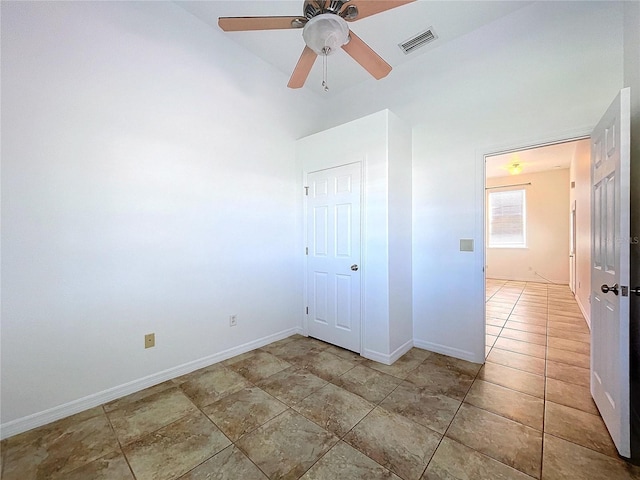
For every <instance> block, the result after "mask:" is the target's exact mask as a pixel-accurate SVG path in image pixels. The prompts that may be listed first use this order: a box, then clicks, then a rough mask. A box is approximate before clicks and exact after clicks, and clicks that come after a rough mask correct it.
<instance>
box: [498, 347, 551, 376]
mask: <svg viewBox="0 0 640 480" xmlns="http://www.w3.org/2000/svg"><path fill="white" fill-rule="evenodd" d="M487 361H488V362H491V363H498V364H500V365H504V366H505V367H511V368H515V369H517V370H523V371H525V372H529V373H533V374H535V375H544V372H545V361H544V359H543V358H537V357H532V356H531V355H524V354H522V353H517V352H510V351H508V350H502V349H500V348H494V349H493V350H491V353H490V354H489V356H488V357H487Z"/></svg>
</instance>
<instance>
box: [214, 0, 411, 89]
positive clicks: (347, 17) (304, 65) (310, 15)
mask: <svg viewBox="0 0 640 480" xmlns="http://www.w3.org/2000/svg"><path fill="white" fill-rule="evenodd" d="M414 1H415V0H305V2H304V7H303V15H302V16H297V17H296V16H294V17H220V18H219V19H218V25H219V26H220V28H221V29H222V30H224V31H225V32H237V31H248V30H287V29H292V28H302V37H303V38H304V41H305V43H306V46H305V47H304V50H303V51H302V55H300V59H299V60H298V63H297V65H296V67H295V69H294V70H293V74H292V75H291V78H290V79H289V83H288V84H287V86H288V87H289V88H300V87H302V86H303V85H304V82H305V81H306V80H307V77H308V76H309V72H311V67H313V64H314V62H315V60H316V57H317V56H318V55H322V56H327V55H330V54H332V53H335V52H336V51H337V50H338V48H342V49H343V50H344V51H345V52H347V53H348V54H349V55H350V56H351V57H352V58H353V59H354V60H355V61H356V62H358V63H359V64H360V65H361V66H362V67H363V68H364V69H365V70H366V71H368V72H369V73H370V74H371V75H373V77H374V78H376V79H378V80H379V79H381V78H383V77H386V76H387V75H388V74H389V72H390V71H391V65H389V64H388V63H387V62H385V61H384V59H383V58H382V57H380V55H378V54H377V53H376V52H374V51H373V49H372V48H371V47H369V45H367V44H366V43H364V42H363V41H362V40H361V39H360V37H358V36H357V35H356V34H355V33H353V32H352V31H351V30H350V29H349V26H348V24H347V22H354V21H356V20H360V19H361V18H366V17H370V16H372V15H375V14H378V13H381V12H384V11H386V10H390V9H392V8H395V7H399V6H401V5H405V4H407V3H411V2H414Z"/></svg>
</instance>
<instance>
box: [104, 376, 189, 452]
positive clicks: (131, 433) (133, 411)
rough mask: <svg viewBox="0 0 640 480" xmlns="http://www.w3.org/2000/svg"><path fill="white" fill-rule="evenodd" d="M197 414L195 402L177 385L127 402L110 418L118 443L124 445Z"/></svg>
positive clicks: (112, 412) (110, 413) (113, 411)
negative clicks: (187, 416)
mask: <svg viewBox="0 0 640 480" xmlns="http://www.w3.org/2000/svg"><path fill="white" fill-rule="evenodd" d="M197 411H198V409H197V407H196V406H195V405H194V404H193V402H192V401H191V400H189V398H187V396H186V395H185V394H184V393H183V392H182V391H181V390H180V389H179V388H177V387H175V386H174V387H173V388H170V389H167V390H163V391H160V392H158V393H155V394H153V395H149V396H147V397H144V398H142V399H140V400H137V401H134V402H131V403H126V404H125V405H124V406H123V407H122V408H119V409H117V410H112V411H110V412H109V413H108V414H107V415H108V416H109V420H110V421H111V425H113V430H114V431H115V433H116V435H117V437H118V440H119V441H120V443H121V444H123V445H124V444H127V443H129V442H132V441H134V440H136V439H138V438H140V437H143V436H145V435H148V434H150V433H152V432H154V431H156V430H158V429H159V428H161V427H164V426H165V425H168V424H170V423H171V422H175V421H176V420H178V419H180V418H182V417H184V416H185V415H190V414H194V413H196V412H197Z"/></svg>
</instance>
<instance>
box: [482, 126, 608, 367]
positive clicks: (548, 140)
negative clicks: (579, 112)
mask: <svg viewBox="0 0 640 480" xmlns="http://www.w3.org/2000/svg"><path fill="white" fill-rule="evenodd" d="M594 127H595V125H594ZM592 130H593V127H589V128H581V129H577V130H573V131H566V132H564V133H559V134H555V135H554V134H550V135H548V136H543V137H537V138H525V139H522V140H520V141H514V142H509V143H506V144H493V145H486V146H484V147H480V148H477V149H476V178H477V179H478V181H477V182H476V185H477V189H476V204H477V205H481V206H482V208H481V209H480V211H479V212H478V217H477V220H476V232H475V235H476V238H477V239H479V241H478V247H479V248H481V249H482V255H478V256H477V257H478V258H479V259H480V262H479V268H478V271H479V272H480V273H481V275H482V282H481V283H482V289H483V292H482V298H483V300H484V301H483V304H482V332H483V335H482V337H481V338H479V339H478V345H480V344H481V347H482V354H483V358H484V357H485V350H484V344H485V335H486V333H487V332H486V315H487V310H486V307H487V302H486V294H485V292H486V289H487V272H486V268H485V267H486V264H487V248H486V222H487V205H486V200H487V196H486V193H485V192H486V188H487V168H486V158H487V157H492V156H494V155H502V154H505V153H512V152H517V151H520V150H527V149H530V148H539V147H546V146H549V145H555V144H558V143H566V142H573V141H578V140H584V139H586V138H590V136H591V131H592ZM478 351H480V349H478ZM482 363H484V361H483V362H482Z"/></svg>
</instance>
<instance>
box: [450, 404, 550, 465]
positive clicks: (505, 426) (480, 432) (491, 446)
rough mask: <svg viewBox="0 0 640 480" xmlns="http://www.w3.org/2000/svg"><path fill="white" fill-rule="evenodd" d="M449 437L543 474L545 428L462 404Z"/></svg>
mask: <svg viewBox="0 0 640 480" xmlns="http://www.w3.org/2000/svg"><path fill="white" fill-rule="evenodd" d="M446 436H447V437H449V438H451V439H453V440H455V441H457V442H459V443H462V444H464V445H466V446H468V447H470V448H473V449H474V450H477V451H478V452H480V453H483V454H485V455H487V456H489V457H491V458H493V459H495V460H498V461H499V462H502V463H505V464H506V465H509V466H510V467H513V468H515V469H516V470H519V471H521V472H523V473H526V474H527V475H531V476H532V477H535V478H540V466H541V459H542V432H539V431H538V430H535V429H533V428H531V427H527V426H525V425H522V424H521V423H517V422H514V421H513V420H509V419H507V418H504V417H501V416H500V415H496V414H494V413H491V412H487V411H486V410H482V409H480V408H477V407H474V406H472V405H468V404H463V405H462V406H461V407H460V411H459V412H458V414H457V415H456V417H455V418H454V420H453V422H452V423H451V427H450V428H449V430H447V434H446Z"/></svg>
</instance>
